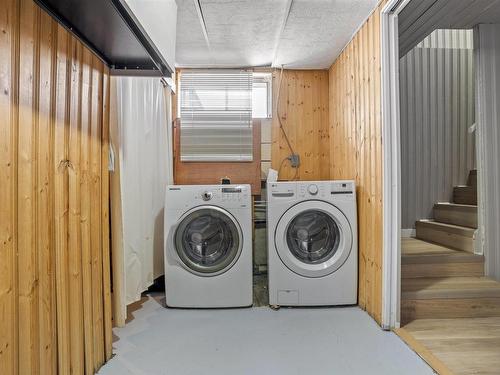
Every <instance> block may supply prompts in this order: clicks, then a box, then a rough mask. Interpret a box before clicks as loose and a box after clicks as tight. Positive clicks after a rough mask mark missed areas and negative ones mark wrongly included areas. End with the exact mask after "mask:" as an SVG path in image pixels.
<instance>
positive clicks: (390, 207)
mask: <svg viewBox="0 0 500 375" xmlns="http://www.w3.org/2000/svg"><path fill="white" fill-rule="evenodd" d="M410 1H411V0H388V1H387V3H386V5H385V6H384V8H383V9H382V11H381V13H380V22H381V27H380V39H381V104H382V134H383V140H384V141H383V143H382V149H383V155H384V157H383V166H382V170H383V198H382V199H383V202H384V204H383V237H382V238H383V248H382V262H383V272H382V324H381V325H382V328H383V329H386V330H390V329H393V328H399V326H400V301H401V142H400V117H399V113H400V108H399V106H400V104H399V30H398V15H399V13H400V12H401V11H402V10H403V8H404V7H405V6H406V5H407V4H408V3H409V2H410Z"/></svg>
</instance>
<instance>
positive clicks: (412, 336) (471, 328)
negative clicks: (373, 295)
mask: <svg viewBox="0 0 500 375" xmlns="http://www.w3.org/2000/svg"><path fill="white" fill-rule="evenodd" d="M397 333H398V334H400V336H401V337H403V338H404V339H405V341H407V342H408V343H409V344H410V346H412V347H413V348H414V350H416V351H417V353H419V354H421V355H422V357H423V358H425V357H426V355H427V356H428V358H425V359H426V360H427V361H428V362H429V363H430V364H431V365H432V366H433V367H434V368H435V369H436V370H438V369H439V366H443V365H444V366H445V367H446V368H447V369H448V370H449V372H446V369H445V370H443V369H442V368H441V369H439V370H441V371H440V373H442V374H446V373H448V374H455V375H470V374H478V375H493V374H495V375H498V374H500V317H491V318H460V319H418V320H414V321H413V322H411V323H409V324H407V325H406V326H405V327H404V328H401V329H400V330H398V331H397Z"/></svg>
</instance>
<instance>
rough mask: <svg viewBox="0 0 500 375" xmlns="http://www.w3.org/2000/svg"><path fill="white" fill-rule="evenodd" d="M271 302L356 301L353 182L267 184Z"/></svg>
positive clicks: (330, 303)
mask: <svg viewBox="0 0 500 375" xmlns="http://www.w3.org/2000/svg"><path fill="white" fill-rule="evenodd" d="M267 220H268V272H269V304H270V305H271V306H323V305H351V304H356V303H357V289H358V241H357V214H356V189H355V183H354V181H318V182H268V184H267Z"/></svg>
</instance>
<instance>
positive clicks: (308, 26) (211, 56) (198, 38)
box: [176, 0, 378, 69]
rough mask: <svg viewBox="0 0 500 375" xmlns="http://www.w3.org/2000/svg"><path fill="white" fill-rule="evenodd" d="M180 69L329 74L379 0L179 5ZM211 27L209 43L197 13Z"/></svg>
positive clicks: (181, 1)
mask: <svg viewBox="0 0 500 375" xmlns="http://www.w3.org/2000/svg"><path fill="white" fill-rule="evenodd" d="M176 1H177V6H178V13H177V41H176V64H177V66H179V67H247V66H248V67H250V66H269V65H273V66H281V65H284V67H285V68H295V69H326V68H329V67H330V65H331V64H332V63H333V62H334V60H335V59H336V58H337V56H338V55H339V54H340V52H341V51H342V49H343V48H344V46H345V45H346V44H347V43H348V42H349V40H350V39H351V37H352V35H353V34H354V33H355V32H356V30H357V29H358V28H359V26H360V25H361V23H362V22H363V21H364V20H365V19H366V18H367V17H368V15H369V14H370V13H371V12H372V10H373V9H374V8H375V6H376V4H377V3H378V0H176ZM198 3H199V5H200V9H201V14H202V16H203V20H204V22H205V26H206V32H207V38H205V35H204V31H203V27H202V22H200V17H199V14H198V11H197V4H198Z"/></svg>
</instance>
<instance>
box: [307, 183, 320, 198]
mask: <svg viewBox="0 0 500 375" xmlns="http://www.w3.org/2000/svg"><path fill="white" fill-rule="evenodd" d="M307 191H308V192H309V194H311V195H316V194H318V185H315V184H311V185H309V186H308V187H307Z"/></svg>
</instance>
